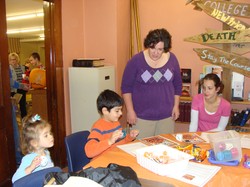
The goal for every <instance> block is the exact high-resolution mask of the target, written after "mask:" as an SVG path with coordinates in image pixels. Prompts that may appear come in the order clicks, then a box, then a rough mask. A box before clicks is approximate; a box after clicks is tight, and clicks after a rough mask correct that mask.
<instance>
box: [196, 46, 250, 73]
mask: <svg viewBox="0 0 250 187" xmlns="http://www.w3.org/2000/svg"><path fill="white" fill-rule="evenodd" d="M194 51H195V52H196V53H197V55H198V56H199V57H200V59H201V60H202V61H205V62H208V63H211V64H215V65H218V66H222V67H226V68H229V69H231V70H232V71H235V72H238V73H241V74H243V75H245V76H247V77H250V59H248V58H246V57H242V56H238V55H234V54H230V53H227V52H221V51H217V50H214V49H209V48H195V49H194Z"/></svg>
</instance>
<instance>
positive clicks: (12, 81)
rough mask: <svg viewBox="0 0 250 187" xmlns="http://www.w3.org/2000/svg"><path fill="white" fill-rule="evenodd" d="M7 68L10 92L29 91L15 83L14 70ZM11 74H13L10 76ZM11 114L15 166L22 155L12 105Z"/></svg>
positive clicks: (25, 86)
mask: <svg viewBox="0 0 250 187" xmlns="http://www.w3.org/2000/svg"><path fill="white" fill-rule="evenodd" d="M9 67H10V69H9V72H10V87H11V90H12V91H13V90H16V89H23V90H26V91H27V90H29V85H28V84H23V83H19V82H18V81H16V77H15V76H16V75H15V70H14V69H13V67H12V66H11V65H10V66H9ZM12 72H13V73H14V74H12ZM13 76H14V78H13ZM11 112H12V125H13V131H14V142H15V156H16V163H17V165H19V164H20V163H21V160H22V157H23V155H22V153H21V148H20V135H19V129H18V124H17V119H16V109H15V105H14V104H12V107H11Z"/></svg>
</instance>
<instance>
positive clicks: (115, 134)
mask: <svg viewBox="0 0 250 187" xmlns="http://www.w3.org/2000/svg"><path fill="white" fill-rule="evenodd" d="M122 136H123V133H122V130H116V131H115V132H113V134H112V136H111V137H110V138H109V141H108V142H109V145H112V144H114V143H115V142H116V140H118V139H119V138H121V137H122Z"/></svg>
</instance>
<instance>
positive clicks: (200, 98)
mask: <svg viewBox="0 0 250 187" xmlns="http://www.w3.org/2000/svg"><path fill="white" fill-rule="evenodd" d="M199 85H200V86H201V89H202V94H198V95H196V96H194V98H193V100H192V110H191V122H190V126H189V132H196V131H223V130H225V128H226V126H227V124H228V120H229V117H230V114H231V105H230V103H229V102H228V101H227V100H225V99H224V98H222V97H221V96H219V95H220V94H221V93H222V92H223V89H224V84H223V83H222V82H221V80H220V78H219V77H218V75H216V74H213V73H209V74H207V75H206V76H205V77H204V78H203V79H201V80H200V81H199Z"/></svg>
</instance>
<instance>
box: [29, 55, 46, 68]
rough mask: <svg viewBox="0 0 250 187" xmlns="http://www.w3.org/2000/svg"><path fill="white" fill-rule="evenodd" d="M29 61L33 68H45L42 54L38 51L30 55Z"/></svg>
mask: <svg viewBox="0 0 250 187" xmlns="http://www.w3.org/2000/svg"><path fill="white" fill-rule="evenodd" d="M29 61H30V64H32V66H33V68H39V69H45V67H44V65H43V64H42V63H41V62H40V55H39V54H38V53H37V52H34V53H32V54H31V55H30V57H29Z"/></svg>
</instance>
